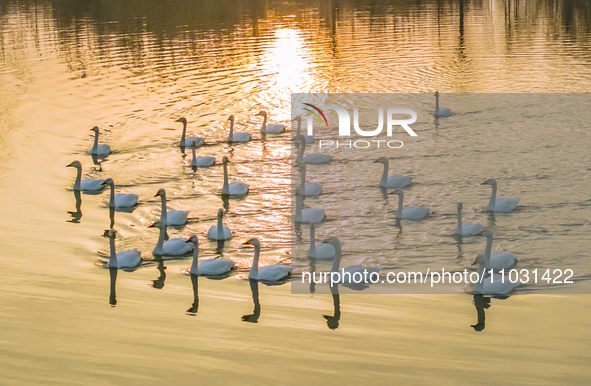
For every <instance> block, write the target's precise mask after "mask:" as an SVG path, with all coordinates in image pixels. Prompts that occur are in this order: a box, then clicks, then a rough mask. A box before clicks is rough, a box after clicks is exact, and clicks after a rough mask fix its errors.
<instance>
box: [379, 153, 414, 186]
mask: <svg viewBox="0 0 591 386" xmlns="http://www.w3.org/2000/svg"><path fill="white" fill-rule="evenodd" d="M373 163H375V164H377V163H380V164H383V165H384V172H383V173H382V179H381V180H380V187H382V188H404V187H405V186H407V185H409V184H410V183H411V181H412V178H411V177H406V176H400V175H393V176H390V177H388V166H389V164H390V161H388V158H386V157H380V158H378V159H377V160H375V161H373Z"/></svg>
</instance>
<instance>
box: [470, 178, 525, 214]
mask: <svg viewBox="0 0 591 386" xmlns="http://www.w3.org/2000/svg"><path fill="white" fill-rule="evenodd" d="M480 185H492V193H491V195H490V200H489V201H488V205H487V206H486V210H490V211H492V212H503V213H508V212H511V211H512V210H513V209H515V208H516V207H517V204H518V203H519V200H521V199H520V198H501V197H498V198H497V181H496V180H495V179H494V178H490V179H488V180H486V181H484V182H483V183H482V184H480Z"/></svg>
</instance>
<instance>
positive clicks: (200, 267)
mask: <svg viewBox="0 0 591 386" xmlns="http://www.w3.org/2000/svg"><path fill="white" fill-rule="evenodd" d="M185 243H192V244H193V263H192V264H191V269H190V270H189V273H191V274H192V275H206V276H215V275H223V274H224V273H226V272H229V271H231V270H232V268H234V266H235V265H236V263H235V262H233V261H232V260H230V259H207V260H203V261H202V262H201V264H199V240H198V239H197V236H195V235H191V236H189V239H188V240H187V241H185Z"/></svg>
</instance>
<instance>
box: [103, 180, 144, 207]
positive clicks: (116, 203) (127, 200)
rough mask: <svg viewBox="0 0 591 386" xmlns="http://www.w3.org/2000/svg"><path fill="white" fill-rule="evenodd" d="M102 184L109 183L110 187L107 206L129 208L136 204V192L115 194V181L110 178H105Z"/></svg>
mask: <svg viewBox="0 0 591 386" xmlns="http://www.w3.org/2000/svg"><path fill="white" fill-rule="evenodd" d="M103 185H109V186H110V187H111V197H110V198H109V208H131V207H132V206H134V205H135V204H137V199H138V197H139V196H138V195H137V194H123V193H117V194H115V182H113V179H112V178H107V179H106V180H105V182H103Z"/></svg>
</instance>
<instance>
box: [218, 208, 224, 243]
mask: <svg viewBox="0 0 591 386" xmlns="http://www.w3.org/2000/svg"><path fill="white" fill-rule="evenodd" d="M223 238H224V216H223V215H221V214H218V240H221V239H223Z"/></svg>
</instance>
